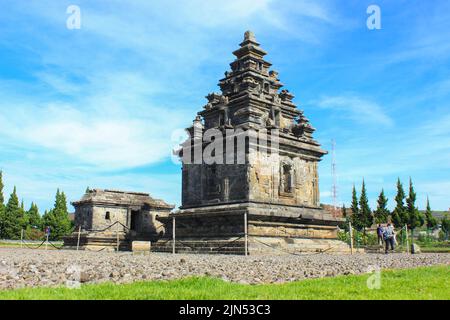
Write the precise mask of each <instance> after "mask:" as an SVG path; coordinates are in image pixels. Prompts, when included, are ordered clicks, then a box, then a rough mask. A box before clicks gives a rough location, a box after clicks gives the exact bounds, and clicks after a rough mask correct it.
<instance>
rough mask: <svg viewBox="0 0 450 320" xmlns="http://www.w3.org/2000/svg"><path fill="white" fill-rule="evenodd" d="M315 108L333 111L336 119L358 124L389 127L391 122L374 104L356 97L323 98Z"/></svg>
mask: <svg viewBox="0 0 450 320" xmlns="http://www.w3.org/2000/svg"><path fill="white" fill-rule="evenodd" d="M317 106H319V107H320V108H323V109H329V110H332V111H334V113H335V114H336V115H337V116H338V117H343V118H348V119H351V120H352V121H355V122H358V123H372V124H380V125H385V126H391V125H392V124H393V123H394V122H393V120H392V119H391V118H390V117H389V116H388V115H387V114H386V113H385V112H384V110H383V108H382V107H381V106H380V105H379V104H377V103H376V102H373V101H369V100H365V99H363V98H360V97H358V96H334V97H324V98H322V99H320V100H319V101H318V102H317Z"/></svg>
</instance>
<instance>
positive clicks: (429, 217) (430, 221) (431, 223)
mask: <svg viewBox="0 0 450 320" xmlns="http://www.w3.org/2000/svg"><path fill="white" fill-rule="evenodd" d="M425 219H426V222H427V228H428V229H434V228H436V226H437V224H438V222H437V219H436V218H435V217H433V213H432V211H431V207H430V199H428V197H427V210H426V211H425Z"/></svg>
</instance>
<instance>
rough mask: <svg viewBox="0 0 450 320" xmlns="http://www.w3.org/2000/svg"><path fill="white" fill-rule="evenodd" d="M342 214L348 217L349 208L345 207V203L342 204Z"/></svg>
mask: <svg viewBox="0 0 450 320" xmlns="http://www.w3.org/2000/svg"><path fill="white" fill-rule="evenodd" d="M342 216H343V217H344V218H347V208H346V207H345V204H343V205H342Z"/></svg>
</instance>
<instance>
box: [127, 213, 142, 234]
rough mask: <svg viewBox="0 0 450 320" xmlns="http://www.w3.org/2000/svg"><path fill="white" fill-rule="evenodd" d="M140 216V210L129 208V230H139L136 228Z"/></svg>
mask: <svg viewBox="0 0 450 320" xmlns="http://www.w3.org/2000/svg"><path fill="white" fill-rule="evenodd" d="M140 218H141V211H140V210H131V216H130V230H132V231H139V230H138V229H139V222H140Z"/></svg>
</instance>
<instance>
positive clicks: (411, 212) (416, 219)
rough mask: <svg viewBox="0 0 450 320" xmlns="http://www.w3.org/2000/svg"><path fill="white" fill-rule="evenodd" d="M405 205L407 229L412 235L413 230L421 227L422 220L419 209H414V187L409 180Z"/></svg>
mask: <svg viewBox="0 0 450 320" xmlns="http://www.w3.org/2000/svg"><path fill="white" fill-rule="evenodd" d="M406 204H407V217H408V220H407V221H408V223H407V224H408V227H409V228H410V229H411V234H412V235H413V233H414V229H415V228H417V227H420V226H422V224H423V218H422V219H421V215H420V212H419V209H417V207H416V192H415V191H414V186H413V183H412V180H411V178H410V179H409V195H408V198H407V199H406Z"/></svg>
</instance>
